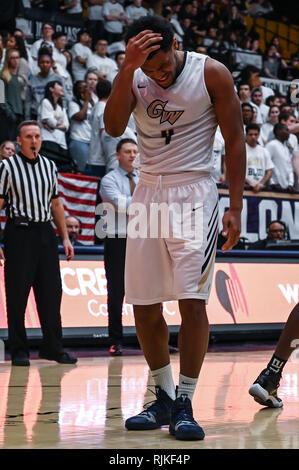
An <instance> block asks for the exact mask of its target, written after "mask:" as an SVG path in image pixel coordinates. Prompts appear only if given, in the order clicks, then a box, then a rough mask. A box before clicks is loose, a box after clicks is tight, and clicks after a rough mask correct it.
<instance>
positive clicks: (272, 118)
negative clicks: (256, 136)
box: [260, 105, 279, 145]
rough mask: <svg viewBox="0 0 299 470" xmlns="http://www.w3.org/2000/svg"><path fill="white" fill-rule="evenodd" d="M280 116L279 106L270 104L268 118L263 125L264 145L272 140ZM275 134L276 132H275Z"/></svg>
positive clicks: (261, 135)
mask: <svg viewBox="0 0 299 470" xmlns="http://www.w3.org/2000/svg"><path fill="white" fill-rule="evenodd" d="M278 116H279V106H276V105H274V106H270V108H269V113H268V120H267V122H265V123H264V124H263V125H262V127H261V132H260V137H261V141H262V144H263V145H266V143H267V142H268V141H269V140H271V137H270V136H271V135H272V133H273V128H274V126H275V124H277V123H278ZM273 136H274V134H273Z"/></svg>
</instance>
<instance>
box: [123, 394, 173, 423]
mask: <svg viewBox="0 0 299 470" xmlns="http://www.w3.org/2000/svg"><path fill="white" fill-rule="evenodd" d="M155 389H156V398H157V399H156V400H155V401H154V402H153V403H152V402H151V403H152V405H150V404H148V405H145V407H146V408H145V410H144V411H142V412H141V413H139V414H138V415H136V416H132V418H128V419H127V420H126V422H125V426H126V428H127V429H129V430H147V429H157V428H160V427H161V426H164V425H166V424H169V421H170V412H171V407H172V405H173V400H172V399H171V398H170V397H169V396H168V395H167V393H166V392H164V390H162V389H161V388H160V387H158V386H157V387H155Z"/></svg>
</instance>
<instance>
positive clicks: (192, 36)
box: [182, 18, 199, 51]
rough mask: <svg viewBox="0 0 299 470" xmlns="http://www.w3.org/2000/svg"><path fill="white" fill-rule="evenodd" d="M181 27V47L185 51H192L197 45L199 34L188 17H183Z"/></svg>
mask: <svg viewBox="0 0 299 470" xmlns="http://www.w3.org/2000/svg"><path fill="white" fill-rule="evenodd" d="M182 28H183V31H184V37H183V49H184V50H185V51H194V49H195V48H196V46H197V41H198V39H199V34H198V33H197V32H196V31H195V27H194V25H193V24H192V22H191V19H190V18H184V19H183V21H182Z"/></svg>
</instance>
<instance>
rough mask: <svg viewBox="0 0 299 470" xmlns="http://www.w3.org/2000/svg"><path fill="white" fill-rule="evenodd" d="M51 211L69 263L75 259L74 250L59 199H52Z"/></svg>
mask: <svg viewBox="0 0 299 470" xmlns="http://www.w3.org/2000/svg"><path fill="white" fill-rule="evenodd" d="M51 211H52V215H53V219H54V223H55V225H56V227H57V229H58V232H59V235H60V236H61V238H62V243H63V246H64V251H65V255H66V259H67V260H68V261H69V260H71V259H72V258H73V257H74V248H73V245H72V244H71V242H70V239H69V236H68V232H67V228H66V223H65V215H64V208H63V204H62V202H61V200H60V198H59V197H55V198H53V199H52V201H51ZM0 255H1V253H0Z"/></svg>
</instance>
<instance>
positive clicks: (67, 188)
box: [58, 173, 99, 245]
mask: <svg viewBox="0 0 299 470" xmlns="http://www.w3.org/2000/svg"><path fill="white" fill-rule="evenodd" d="M98 182H99V178H95V177H94V176H85V175H73V174H68V173H58V191H59V196H60V199H61V201H62V203H63V206H64V211H65V215H66V216H68V215H73V216H75V217H78V219H80V221H81V228H82V233H81V235H79V237H78V241H80V242H81V243H84V245H93V243H94V225H95V208H96V200H97V187H98Z"/></svg>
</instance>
